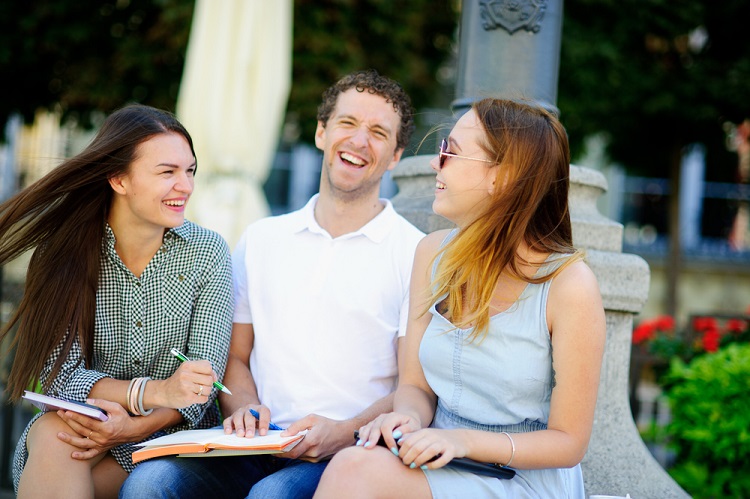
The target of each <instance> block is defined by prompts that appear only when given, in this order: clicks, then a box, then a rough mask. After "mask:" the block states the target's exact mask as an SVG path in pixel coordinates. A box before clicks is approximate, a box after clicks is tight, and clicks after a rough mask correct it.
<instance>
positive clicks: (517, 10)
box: [479, 0, 547, 35]
mask: <svg viewBox="0 0 750 499" xmlns="http://www.w3.org/2000/svg"><path fill="white" fill-rule="evenodd" d="M479 3H480V15H481V16H482V27H483V28H484V29H486V30H491V29H496V28H503V29H504V30H505V31H507V32H508V33H510V34H511V35H512V34H513V33H515V32H516V31H518V30H519V29H525V30H526V31H530V32H532V33H538V32H539V30H541V29H542V25H541V22H542V17H544V11H545V10H547V0H481V1H480V2H479Z"/></svg>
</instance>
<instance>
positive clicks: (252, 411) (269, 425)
mask: <svg viewBox="0 0 750 499" xmlns="http://www.w3.org/2000/svg"><path fill="white" fill-rule="evenodd" d="M250 414H252V415H253V417H254V418H255V419H257V420H258V421H260V414H258V411H256V410H255V409H250ZM268 429H269V430H283V429H284V428H282V427H281V426H279V425H276V424H273V423H268Z"/></svg>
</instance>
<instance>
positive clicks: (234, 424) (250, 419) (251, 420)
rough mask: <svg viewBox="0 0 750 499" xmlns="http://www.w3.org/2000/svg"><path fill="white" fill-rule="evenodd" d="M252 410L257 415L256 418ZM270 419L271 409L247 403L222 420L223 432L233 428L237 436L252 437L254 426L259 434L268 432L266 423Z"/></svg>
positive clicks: (230, 430)
mask: <svg viewBox="0 0 750 499" xmlns="http://www.w3.org/2000/svg"><path fill="white" fill-rule="evenodd" d="M253 411H254V412H255V414H257V415H258V417H257V418H256V417H255V416H254V415H253ZM270 421H271V411H270V410H269V409H268V407H266V406H264V405H255V404H248V405H246V406H243V407H242V408H240V409H238V410H236V411H235V412H234V413H233V414H232V415H231V416H229V417H228V418H226V419H225V420H224V433H231V432H232V430H234V431H235V432H236V433H237V436H238V437H248V438H250V437H253V436H254V435H255V432H256V426H257V428H258V433H259V434H260V435H265V434H266V433H268V425H269V423H270Z"/></svg>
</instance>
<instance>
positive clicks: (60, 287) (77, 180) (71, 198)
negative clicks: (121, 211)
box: [0, 104, 195, 400]
mask: <svg viewBox="0 0 750 499" xmlns="http://www.w3.org/2000/svg"><path fill="white" fill-rule="evenodd" d="M168 132H175V133H179V134H180V135H182V136H183V137H185V139H186V140H187V142H188V144H189V145H190V150H191V151H192V152H193V156H195V151H193V142H192V139H191V137H190V135H189V134H188V132H187V130H185V128H184V127H183V126H182V125H181V124H180V122H179V121H177V119H176V118H175V117H174V115H172V114H171V113H168V112H166V111H161V110H159V109H155V108H152V107H148V106H142V105H137V104H134V105H129V106H126V107H124V108H122V109H120V110H118V111H115V112H114V113H112V114H111V115H110V116H109V117H108V118H107V119H106V120H105V121H104V124H103V125H102V127H101V129H100V130H99V132H98V133H97V134H96V137H95V138H94V139H93V141H92V142H91V143H90V144H89V145H88V146H87V147H86V149H84V150H83V152H81V153H80V154H78V155H77V156H75V157H73V158H70V159H68V160H66V161H63V162H62V164H60V165H59V166H58V167H57V168H55V169H54V170H52V171H51V172H50V173H49V174H47V175H45V176H44V177H43V178H42V179H40V180H39V181H37V182H35V183H34V184H32V185H31V186H29V187H27V188H26V189H24V190H23V191H21V192H20V193H18V194H16V195H15V196H13V197H12V198H11V199H9V200H8V201H6V202H5V203H3V204H2V205H0V265H3V264H5V263H6V262H7V261H9V260H12V259H14V258H16V257H18V256H20V255H21V254H23V253H24V252H26V251H28V250H31V249H34V253H33V255H32V257H31V260H30V263H29V268H28V272H27V274H26V283H25V289H24V294H23V297H22V299H21V303H20V304H19V307H18V310H17V311H16V313H15V314H14V315H13V317H12V318H11V319H10V321H9V322H8V324H6V325H5V327H4V328H3V330H2V333H0V335H1V336H0V338H2V339H5V337H6V336H8V333H9V332H10V330H11V328H12V327H13V326H14V325H16V323H17V324H18V328H17V331H16V333H15V335H14V338H13V343H12V345H13V346H14V347H15V350H16V352H15V359H14V361H13V366H12V368H11V371H10V377H9V380H8V388H7V389H8V392H9V395H10V398H11V399H12V400H18V398H19V397H20V396H21V395H22V394H23V390H24V389H26V388H27V387H28V386H29V384H30V383H36V382H37V381H39V376H40V373H41V371H42V368H43V366H44V363H45V362H46V361H47V359H48V358H49V356H50V355H52V353H53V352H54V351H55V349H56V348H57V347H58V346H59V345H61V344H62V352H61V353H60V355H59V356H58V357H57V358H56V359H55V363H54V365H53V368H52V371H51V373H50V376H49V377H48V378H47V379H46V382H45V384H44V386H43V389H45V390H46V389H48V388H49V386H50V385H51V383H52V381H53V380H54V378H55V377H56V376H57V374H58V373H59V371H60V367H61V366H62V364H63V362H64V361H65V359H66V357H67V356H68V354H69V353H70V349H71V347H72V345H73V343H74V342H75V340H76V338H78V340H79V342H80V345H81V349H82V352H83V358H84V360H85V362H86V365H89V366H90V365H91V361H92V357H93V344H94V318H95V309H96V291H97V287H98V281H99V271H100V256H101V251H102V244H103V239H104V231H105V226H106V222H107V216H108V214H109V209H110V204H111V202H112V188H111V187H110V185H109V179H110V178H112V177H116V176H118V175H122V174H124V173H126V172H127V171H128V168H129V167H130V164H131V163H132V162H133V160H134V159H135V158H136V155H137V152H138V151H137V147H138V145H139V144H141V143H142V142H144V141H146V140H148V139H150V138H151V137H153V136H155V135H158V134H161V133H168Z"/></svg>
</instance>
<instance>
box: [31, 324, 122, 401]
mask: <svg viewBox="0 0 750 499" xmlns="http://www.w3.org/2000/svg"><path fill="white" fill-rule="evenodd" d="M64 342H65V340H64V339H63V341H61V342H60V344H59V345H58V346H57V348H55V350H54V351H53V352H52V355H50V356H49V357H48V358H47V361H46V362H45V363H44V367H43V368H42V372H41V374H40V377H39V379H40V381H41V382H42V386H44V384H45V383H46V382H47V380H48V379H49V376H50V375H51V374H52V367H53V366H54V364H55V361H56V360H57V358H58V357H59V356H60V355H62V350H63V344H64ZM108 377H109V376H108V375H107V374H105V373H102V372H99V371H93V370H91V369H86V368H85V362H84V359H83V353H82V351H81V343H80V341H79V339H78V336H76V338H75V339H74V341H73V344H72V345H71V348H70V352H69V353H68V356H67V358H66V359H65V362H63V363H62V366H61V367H60V371H59V372H58V373H57V376H55V379H54V380H53V381H52V384H51V385H50V389H49V394H50V395H52V396H55V397H59V398H64V399H67V400H75V401H77V402H85V401H86V399H87V398H88V396H89V393H90V392H91V388H93V386H94V384H95V383H96V382H97V381H99V380H100V379H103V378H108Z"/></svg>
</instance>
